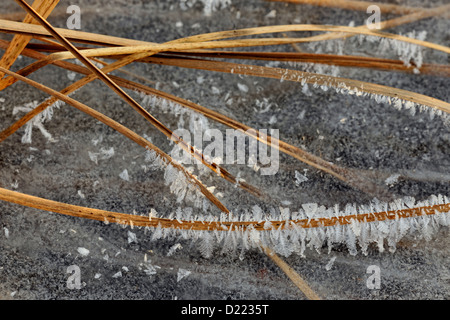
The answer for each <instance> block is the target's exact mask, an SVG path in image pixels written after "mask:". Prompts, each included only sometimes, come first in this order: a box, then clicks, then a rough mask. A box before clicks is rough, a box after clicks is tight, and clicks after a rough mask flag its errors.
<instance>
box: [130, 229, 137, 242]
mask: <svg viewBox="0 0 450 320" xmlns="http://www.w3.org/2000/svg"><path fill="white" fill-rule="evenodd" d="M133 242H134V243H137V242H138V241H137V237H136V234H135V233H133V232H131V231H128V243H133Z"/></svg>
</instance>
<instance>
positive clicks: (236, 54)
mask: <svg viewBox="0 0 450 320" xmlns="http://www.w3.org/2000/svg"><path fill="white" fill-rule="evenodd" d="M168 54H169V55H171V56H177V57H196V58H221V59H239V60H266V61H289V62H305V63H317V64H326V65H334V66H339V67H355V68H370V69H378V70H384V71H399V72H407V73H413V74H416V72H415V70H414V69H415V68H417V69H418V70H419V71H420V74H428V75H435V76H443V77H448V76H450V66H448V65H443V64H430V63H423V64H422V66H421V67H420V68H418V67H417V66H414V65H411V66H409V67H408V66H405V64H404V62H403V61H400V60H393V59H384V58H374V57H363V56H350V55H335V54H322V53H304V52H263V51H259V52H258V51H252V52H248V51H220V50H198V51H189V52H168V53H167V54H165V56H166V57H168ZM154 56H155V57H161V55H157V54H156V55H154Z"/></svg>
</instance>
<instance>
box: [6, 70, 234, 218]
mask: <svg viewBox="0 0 450 320" xmlns="http://www.w3.org/2000/svg"><path fill="white" fill-rule="evenodd" d="M0 71H2V72H4V73H6V74H8V75H10V76H13V77H17V78H18V79H19V80H20V81H23V82H25V83H27V84H29V85H31V86H33V87H35V88H37V89H39V90H41V91H44V92H46V93H48V94H50V95H52V96H55V97H57V98H58V99H59V100H61V101H64V102H66V103H68V104H70V105H71V106H73V107H75V108H77V109H78V110H80V111H82V112H84V113H86V114H88V115H90V116H92V117H93V118H95V119H97V120H98V121H100V122H102V123H104V124H106V125H108V126H109V127H111V128H113V129H114V130H116V131H118V132H119V133H121V134H123V135H124V136H126V137H127V138H129V139H131V140H132V141H134V142H135V143H137V144H139V145H140V146H142V147H144V148H149V149H151V150H154V151H155V152H156V153H157V154H158V156H160V157H161V159H163V161H164V162H166V163H168V164H171V165H172V166H174V167H175V168H176V169H177V170H179V171H181V172H183V173H184V175H185V176H186V178H187V179H188V181H190V182H191V183H194V184H195V185H196V186H197V187H198V188H199V189H200V191H201V192H202V193H203V195H205V196H206V197H207V198H208V199H209V200H210V201H211V202H212V203H213V204H214V205H216V206H217V207H218V208H219V209H220V210H221V211H224V212H227V213H229V210H228V209H227V208H226V207H225V206H224V205H223V204H222V203H221V202H220V201H219V200H218V199H217V198H216V197H215V196H214V195H213V194H212V193H211V192H210V191H208V189H207V188H206V187H205V186H204V185H203V184H202V183H201V182H200V181H199V180H198V179H197V178H195V177H194V176H193V175H192V174H190V173H189V172H188V171H186V169H185V168H184V167H183V166H182V165H180V164H178V163H176V162H174V161H173V159H172V158H171V157H170V156H169V155H167V154H166V153H164V152H163V151H162V150H160V149H159V148H157V147H156V146H154V145H153V144H152V143H150V142H149V141H148V140H146V139H144V138H142V137H141V136H139V135H137V134H136V133H134V132H133V131H131V130H130V129H128V128H126V127H125V126H123V125H121V124H120V123H118V122H116V121H114V120H112V119H111V118H109V117H107V116H105V115H104V114H102V113H100V112H98V111H96V110H94V109H92V108H90V107H88V106H86V105H84V104H82V103H80V102H78V101H76V100H74V99H72V98H70V97H68V96H66V95H64V94H62V93H59V92H57V91H55V90H53V89H51V88H48V87H46V86H44V85H42V84H40V83H38V82H35V81H33V80H30V79H28V78H25V77H23V76H21V75H18V74H17V73H14V72H12V71H9V70H7V69H4V68H1V67H0Z"/></svg>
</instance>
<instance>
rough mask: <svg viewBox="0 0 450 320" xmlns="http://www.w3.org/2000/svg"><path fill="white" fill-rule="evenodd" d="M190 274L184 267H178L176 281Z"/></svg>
mask: <svg viewBox="0 0 450 320" xmlns="http://www.w3.org/2000/svg"><path fill="white" fill-rule="evenodd" d="M190 274H191V271H189V270H186V269H181V268H180V269H178V273H177V282H180V280H182V279H184V278H186V277H187V276H188V275H190Z"/></svg>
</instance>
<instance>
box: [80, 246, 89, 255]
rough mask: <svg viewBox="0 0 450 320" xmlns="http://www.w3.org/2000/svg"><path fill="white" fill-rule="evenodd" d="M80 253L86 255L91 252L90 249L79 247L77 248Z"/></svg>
mask: <svg viewBox="0 0 450 320" xmlns="http://www.w3.org/2000/svg"><path fill="white" fill-rule="evenodd" d="M77 251H78V253H79V254H81V255H82V256H83V257H86V256H87V255H88V254H89V250H88V249H86V248H83V247H79V248H78V249H77Z"/></svg>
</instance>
